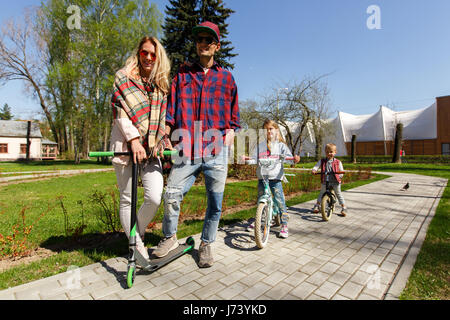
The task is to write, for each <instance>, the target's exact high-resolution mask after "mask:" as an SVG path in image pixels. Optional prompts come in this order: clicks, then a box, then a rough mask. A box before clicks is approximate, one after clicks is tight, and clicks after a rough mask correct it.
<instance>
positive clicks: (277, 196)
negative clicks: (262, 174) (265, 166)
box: [258, 179, 289, 225]
mask: <svg viewBox="0 0 450 320" xmlns="http://www.w3.org/2000/svg"><path fill="white" fill-rule="evenodd" d="M269 189H270V191H271V192H272V195H273V201H274V202H276V204H277V206H278V209H279V210H280V212H277V213H276V212H274V215H275V214H279V215H280V219H281V224H282V225H287V223H288V221H289V215H288V213H287V208H286V201H285V199H284V192H283V184H282V183H281V180H269ZM263 194H264V181H263V180H261V179H260V180H258V198H259V197H260V196H262V195H263ZM274 217H275V216H274Z"/></svg>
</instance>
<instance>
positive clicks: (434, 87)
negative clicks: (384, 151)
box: [0, 0, 450, 118]
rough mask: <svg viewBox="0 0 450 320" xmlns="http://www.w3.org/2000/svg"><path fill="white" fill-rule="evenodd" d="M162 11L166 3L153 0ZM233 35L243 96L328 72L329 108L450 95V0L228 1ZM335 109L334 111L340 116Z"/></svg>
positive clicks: (11, 92)
mask: <svg viewBox="0 0 450 320" xmlns="http://www.w3.org/2000/svg"><path fill="white" fill-rule="evenodd" d="M154 2H155V3H156V4H157V5H158V7H159V9H160V11H161V12H164V8H165V6H166V5H167V4H168V1H167V0H157V1H154ZM39 3H40V1H38V0H21V1H16V2H11V3H10V4H9V5H8V6H4V7H3V8H2V11H1V12H0V22H2V21H3V20H4V19H5V18H9V17H12V16H14V17H20V16H21V14H22V10H23V8H24V7H26V6H29V5H39ZM225 4H226V6H227V7H229V8H231V9H233V10H235V11H236V12H235V13H234V14H233V15H232V16H231V17H230V19H229V20H228V22H229V25H230V26H229V40H231V41H232V43H233V46H234V47H235V50H234V51H235V53H238V54H239V55H238V56H237V57H236V58H234V60H233V62H234V63H235V69H234V70H232V72H233V75H234V77H235V79H236V82H237V85H238V90H239V98H240V100H246V99H258V98H259V97H260V96H261V95H264V94H265V93H266V92H267V91H268V90H270V89H271V88H272V87H276V86H277V85H280V87H281V86H283V83H286V82H290V81H292V82H295V81H300V80H301V79H302V78H303V77H305V76H319V75H323V74H329V73H330V75H329V76H327V77H326V81H327V83H328V85H329V88H330V90H331V103H332V106H331V109H332V110H334V111H343V112H348V113H353V114H368V113H374V112H376V111H377V110H378V108H379V106H380V105H388V106H389V107H391V108H394V109H395V110H397V111H400V110H414V109H418V108H423V107H427V106H429V105H431V104H432V103H433V102H434V98H435V97H437V96H443V95H450V19H448V13H449V12H450V1H448V0H433V1H424V0H369V1H366V0H339V1H336V0H316V1H309V0H279V1H266V0H225ZM370 5H377V6H378V7H379V8H380V13H381V15H380V20H381V29H379V30H377V29H375V30H369V28H368V27H367V24H366V21H367V19H368V18H369V17H370V16H371V14H368V13H367V12H366V10H367V8H368V7H369V6H370ZM5 102H6V103H8V104H9V106H10V107H12V109H13V113H14V114H23V115H24V116H22V118H25V117H26V116H29V117H32V116H33V115H34V114H36V113H37V112H38V111H40V107H39V105H38V103H37V101H35V100H33V99H32V98H30V97H27V96H26V95H25V94H24V92H23V90H22V85H21V84H20V83H18V82H16V83H11V84H8V85H6V86H4V87H2V88H0V105H3V104H4V103H5ZM335 115H336V113H334V114H332V116H335Z"/></svg>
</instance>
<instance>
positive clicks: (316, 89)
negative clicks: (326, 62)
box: [260, 74, 328, 153]
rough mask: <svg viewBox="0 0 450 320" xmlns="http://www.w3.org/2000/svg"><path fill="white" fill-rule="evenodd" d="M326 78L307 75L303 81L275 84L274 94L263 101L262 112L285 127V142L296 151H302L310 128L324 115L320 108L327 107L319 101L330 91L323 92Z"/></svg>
mask: <svg viewBox="0 0 450 320" xmlns="http://www.w3.org/2000/svg"><path fill="white" fill-rule="evenodd" d="M327 75H328V74H325V75H321V76H318V77H310V76H308V77H305V78H304V79H303V80H301V81H300V82H290V83H284V84H283V85H282V86H280V85H275V86H274V87H273V89H272V92H271V93H270V94H268V95H267V96H265V97H264V99H263V102H262V104H261V107H260V113H261V114H262V115H263V116H264V117H265V118H271V119H273V120H275V121H276V122H278V123H279V124H280V126H281V127H283V128H284V130H285V132H286V135H285V136H286V143H287V144H288V146H289V147H290V148H291V149H292V150H293V151H296V152H298V153H300V152H301V151H302V148H303V144H304V142H305V140H306V139H307V138H309V135H310V133H309V126H310V125H311V123H312V122H313V121H314V120H315V118H317V117H318V116H321V115H322V114H323V112H322V111H319V109H320V108H322V109H323V107H324V106H322V105H321V104H318V102H319V95H320V94H321V93H322V94H326V95H328V91H326V92H323V90H321V87H323V84H322V83H321V79H323V78H324V77H326V76H327ZM280 88H281V89H283V90H280ZM324 101H325V100H324ZM319 105H320V106H321V107H320V108H319V107H318V106H319ZM322 119H323V118H322Z"/></svg>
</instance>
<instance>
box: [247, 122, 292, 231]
mask: <svg viewBox="0 0 450 320" xmlns="http://www.w3.org/2000/svg"><path fill="white" fill-rule="evenodd" d="M262 127H263V129H264V131H265V134H266V141H264V142H261V143H260V144H259V145H258V147H257V148H256V149H255V150H254V151H253V154H252V161H256V160H257V159H258V158H262V157H267V156H280V157H292V153H291V151H290V150H289V148H288V146H287V145H286V142H285V141H284V139H283V136H282V135H281V132H280V127H279V126H278V124H277V123H276V122H275V121H273V120H269V119H267V120H266V121H264V123H263V126H262ZM289 161H290V162H291V163H292V161H291V160H289ZM299 161H300V156H298V155H295V156H294V163H298V162H299ZM261 170H262V168H261V167H260V166H259V165H258V167H257V170H256V176H257V177H258V198H259V197H260V196H262V195H263V194H264V182H263V180H264V178H263V173H262V172H261ZM265 174H266V173H264V175H265ZM267 174H268V180H269V188H270V191H271V192H272V195H273V198H274V201H275V202H276V203H277V205H278V208H279V209H280V210H281V211H280V212H278V213H277V214H279V221H281V229H280V232H279V234H278V236H279V237H281V238H287V237H288V236H289V231H288V221H289V215H288V213H287V207H286V201H285V198H284V191H283V184H282V180H283V178H284V166H283V164H282V163H280V162H279V163H276V164H275V165H274V166H273V167H271V168H270V169H269V172H268V173H267ZM275 221H276V219H275ZM253 228H254V223H253V224H251V225H250V227H249V229H253Z"/></svg>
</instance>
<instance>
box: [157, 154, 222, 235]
mask: <svg viewBox="0 0 450 320" xmlns="http://www.w3.org/2000/svg"><path fill="white" fill-rule="evenodd" d="M200 172H203V174H204V176H205V187H206V195H207V200H208V202H207V208H206V214H205V219H204V222H203V231H202V235H201V237H200V239H201V240H202V241H203V242H206V243H212V242H214V241H215V240H216V235H217V228H218V226H219V220H220V216H221V214H222V200H223V191H224V189H225V181H226V179H227V172H228V147H224V148H223V149H222V151H221V152H220V153H219V154H218V155H217V156H216V157H214V158H209V159H204V160H203V161H197V162H196V161H187V163H181V164H175V165H174V166H173V167H172V170H171V172H170V175H169V178H168V180H167V187H166V191H165V193H164V218H163V226H162V229H163V234H164V236H165V237H171V236H173V235H174V234H176V232H177V227H178V217H179V215H180V207H181V202H182V201H183V198H184V196H185V195H186V193H187V192H188V191H189V189H190V188H191V187H192V185H193V184H194V182H195V179H196V178H197V176H198V175H199V174H200Z"/></svg>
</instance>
